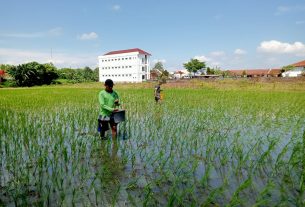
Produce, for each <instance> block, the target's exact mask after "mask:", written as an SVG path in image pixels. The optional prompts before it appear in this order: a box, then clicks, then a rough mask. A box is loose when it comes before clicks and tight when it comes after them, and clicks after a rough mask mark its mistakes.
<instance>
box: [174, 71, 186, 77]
mask: <svg viewBox="0 0 305 207" xmlns="http://www.w3.org/2000/svg"><path fill="white" fill-rule="evenodd" d="M174 78H175V79H180V78H190V73H189V72H188V71H187V70H176V71H175V72H174Z"/></svg>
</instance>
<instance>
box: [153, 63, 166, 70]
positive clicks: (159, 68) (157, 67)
mask: <svg viewBox="0 0 305 207" xmlns="http://www.w3.org/2000/svg"><path fill="white" fill-rule="evenodd" d="M153 69H158V70H159V71H161V72H163V71H164V66H163V63H162V62H157V63H156V64H155V66H154V67H153Z"/></svg>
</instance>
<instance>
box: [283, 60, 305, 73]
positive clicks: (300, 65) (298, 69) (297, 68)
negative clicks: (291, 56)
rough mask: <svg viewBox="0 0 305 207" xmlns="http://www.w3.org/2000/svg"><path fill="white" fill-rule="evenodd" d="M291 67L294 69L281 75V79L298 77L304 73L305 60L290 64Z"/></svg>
mask: <svg viewBox="0 0 305 207" xmlns="http://www.w3.org/2000/svg"><path fill="white" fill-rule="evenodd" d="M291 66H293V67H294V69H292V70H289V71H286V72H284V73H282V76H283V77H298V76H301V75H302V73H304V72H305V60H303V61H301V62H297V63H294V64H291Z"/></svg>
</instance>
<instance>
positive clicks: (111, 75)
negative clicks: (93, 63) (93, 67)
mask: <svg viewBox="0 0 305 207" xmlns="http://www.w3.org/2000/svg"><path fill="white" fill-rule="evenodd" d="M142 58H145V55H143V54H139V53H138V52H131V53H122V54H114V55H103V56H99V57H98V60H99V81H100V82H104V81H105V80H106V79H112V80H113V81H114V82H142V81H143V80H142V75H145V77H146V78H145V79H144V81H145V80H147V79H148V78H149V75H148V77H147V74H150V62H149V56H147V62H146V64H145V63H142ZM142 67H144V68H145V69H146V71H142Z"/></svg>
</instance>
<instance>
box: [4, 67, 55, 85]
mask: <svg viewBox="0 0 305 207" xmlns="http://www.w3.org/2000/svg"><path fill="white" fill-rule="evenodd" d="M8 73H9V74H10V75H11V76H12V77H13V78H14V79H15V81H16V85H17V86H34V85H43V84H47V85H49V84H51V83H52V81H53V80H54V79H56V78H57V77H58V75H57V73H56V68H55V66H53V65H52V64H39V63H37V62H30V63H26V64H22V65H18V66H12V68H11V69H10V70H9V71H8Z"/></svg>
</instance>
